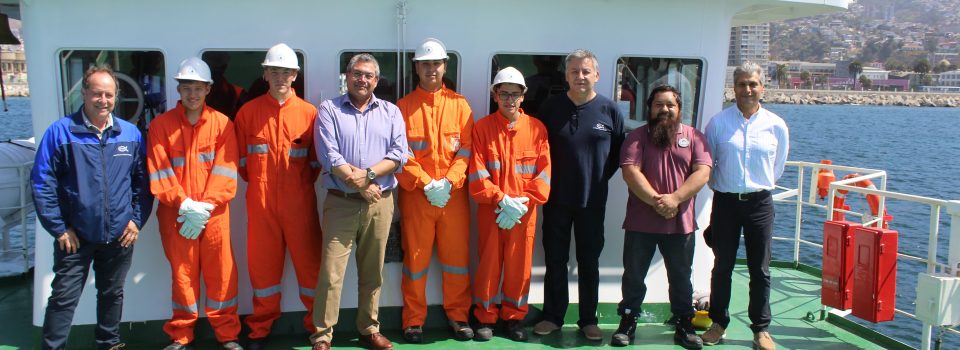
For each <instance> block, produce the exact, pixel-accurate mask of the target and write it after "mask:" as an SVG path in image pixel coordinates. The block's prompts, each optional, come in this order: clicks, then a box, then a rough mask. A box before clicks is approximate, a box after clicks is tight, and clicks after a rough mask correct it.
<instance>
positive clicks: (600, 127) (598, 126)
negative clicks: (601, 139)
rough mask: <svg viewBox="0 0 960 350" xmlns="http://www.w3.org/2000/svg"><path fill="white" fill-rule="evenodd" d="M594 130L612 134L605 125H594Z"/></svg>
mask: <svg viewBox="0 0 960 350" xmlns="http://www.w3.org/2000/svg"><path fill="white" fill-rule="evenodd" d="M593 130H600V131H605V132H610V128H609V127H607V126H606V125H603V123H597V125H594V126H593Z"/></svg>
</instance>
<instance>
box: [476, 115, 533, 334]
mask: <svg viewBox="0 0 960 350" xmlns="http://www.w3.org/2000/svg"><path fill="white" fill-rule="evenodd" d="M508 124H509V120H507V118H506V117H504V116H503V115H501V114H500V112H496V113H493V114H491V115H488V116H486V117H484V118H483V119H480V121H478V122H477V124H476V126H475V127H474V130H473V156H472V157H471V162H470V174H469V175H468V181H469V183H470V185H469V186H470V195H471V196H473V200H475V201H476V202H477V231H478V241H479V253H480V263H479V264H478V265H477V271H476V274H475V276H474V284H473V295H474V300H473V302H474V303H475V304H476V305H477V307H476V308H475V309H474V315H475V316H476V317H477V319H478V320H479V321H480V322H481V323H487V324H492V323H496V322H497V318H498V315H497V309H496V306H495V305H493V298H494V297H495V296H496V295H497V290H498V287H499V286H500V282H501V279H500V274H501V272H502V273H503V291H502V295H501V296H502V298H501V308H500V315H499V318H500V319H504V320H522V319H523V318H524V316H526V314H527V295H528V293H529V290H530V269H531V264H532V259H533V242H534V237H535V235H536V231H537V206H539V205H541V204H543V203H545V202H546V201H547V198H548V197H549V195H550V145H549V144H548V143H547V129H546V127H544V126H543V123H541V122H540V121H539V120H536V119H533V118H531V117H530V116H528V115H526V114H523V113H522V111H521V114H520V117H519V118H518V119H517V121H516V122H515V123H514V125H513V127H512V128H511V127H510V126H509V125H508ZM504 195H509V196H511V197H527V198H529V199H530V201H529V202H528V203H527V207H528V208H529V211H528V212H527V213H526V215H524V216H523V217H522V218H521V219H520V223H518V224H516V225H515V226H514V227H513V228H511V229H509V230H504V229H500V227H498V226H497V223H496V219H497V215H498V214H496V213H495V210H496V209H497V208H499V203H500V200H501V199H503V196H504Z"/></svg>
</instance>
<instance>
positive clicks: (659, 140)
mask: <svg viewBox="0 0 960 350" xmlns="http://www.w3.org/2000/svg"><path fill="white" fill-rule="evenodd" d="M647 123H648V124H649V125H650V137H651V138H652V141H653V144H654V145H657V146H660V147H663V148H668V147H670V145H672V144H674V143H676V141H677V130H679V128H680V117H679V115H676V116H673V115H670V113H666V112H664V113H658V114H657V116H656V118H651V119H650V121H648V122H647Z"/></svg>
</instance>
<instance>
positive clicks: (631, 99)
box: [614, 57, 703, 129]
mask: <svg viewBox="0 0 960 350" xmlns="http://www.w3.org/2000/svg"><path fill="white" fill-rule="evenodd" d="M702 77H703V60H700V59H692V58H665V57H620V59H618V60H617V77H616V78H617V79H616V80H617V81H616V90H615V92H614V101H617V104H618V105H620V108H621V110H622V111H623V112H624V113H623V115H625V116H627V120H626V126H627V128H628V129H634V128H637V127H639V126H641V125H643V124H646V121H645V119H646V118H644V116H645V115H647V106H646V102H647V94H648V93H649V91H650V90H653V88H655V87H657V86H658V85H662V84H669V85H671V86H673V87H675V88H677V90H680V95H681V98H682V99H683V107H682V108H681V110H680V112H681V114H683V123H684V124H687V125H693V126H697V122H698V120H699V118H698V116H699V112H700V100H701V99H700V97H701V96H702V92H701V91H700V86H701V79H702Z"/></svg>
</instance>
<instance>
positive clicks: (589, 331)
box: [580, 324, 603, 341]
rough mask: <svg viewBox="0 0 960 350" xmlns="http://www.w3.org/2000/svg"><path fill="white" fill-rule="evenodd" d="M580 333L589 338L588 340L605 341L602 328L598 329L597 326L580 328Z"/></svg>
mask: <svg viewBox="0 0 960 350" xmlns="http://www.w3.org/2000/svg"><path fill="white" fill-rule="evenodd" d="M580 333H582V334H583V337H584V338H587V340H593V341H598V340H603V331H601V330H600V327H597V325H595V324H588V325H586V326H583V327H580Z"/></svg>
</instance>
